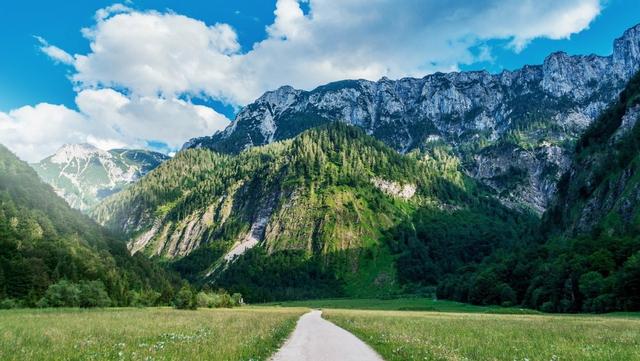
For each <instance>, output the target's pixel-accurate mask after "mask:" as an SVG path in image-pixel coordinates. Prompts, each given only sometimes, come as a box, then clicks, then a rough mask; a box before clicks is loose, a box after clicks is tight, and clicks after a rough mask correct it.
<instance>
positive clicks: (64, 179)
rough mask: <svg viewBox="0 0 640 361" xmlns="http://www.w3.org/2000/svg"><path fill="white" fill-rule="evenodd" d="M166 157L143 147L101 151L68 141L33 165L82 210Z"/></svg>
mask: <svg viewBox="0 0 640 361" xmlns="http://www.w3.org/2000/svg"><path fill="white" fill-rule="evenodd" d="M167 159H169V157H168V156H166V155H164V154H161V153H157V152H151V151H146V150H129V149H113V150H110V151H103V150H100V149H98V148H96V147H94V146H92V145H89V144H69V145H65V146H63V147H62V148H60V149H59V150H58V151H57V152H56V154H54V155H52V156H50V157H47V158H45V159H43V160H42V161H40V162H39V163H37V164H34V165H33V168H34V169H35V170H36V172H38V174H39V175H40V177H41V178H42V179H43V180H44V181H45V182H46V183H48V184H50V185H51V186H52V187H53V188H54V190H55V191H56V193H57V194H58V195H59V196H61V197H62V198H64V199H65V200H66V201H67V203H69V205H71V207H73V208H77V209H80V210H83V211H86V210H88V209H89V208H91V207H93V206H95V205H96V204H98V203H99V202H100V201H101V200H102V199H104V198H105V197H107V196H109V195H111V194H113V193H116V192H119V191H120V190H122V188H124V187H125V186H126V185H128V184H130V183H132V182H134V181H136V180H138V179H139V178H140V177H142V176H144V175H145V174H147V173H148V172H150V171H151V170H153V169H154V168H156V167H157V166H158V165H160V163H162V162H164V161H166V160H167Z"/></svg>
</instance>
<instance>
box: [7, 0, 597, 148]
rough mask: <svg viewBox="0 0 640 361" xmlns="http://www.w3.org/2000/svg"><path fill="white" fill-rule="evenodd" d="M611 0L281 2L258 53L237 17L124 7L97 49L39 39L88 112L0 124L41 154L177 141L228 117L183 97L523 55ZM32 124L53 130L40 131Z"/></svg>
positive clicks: (99, 21)
mask: <svg viewBox="0 0 640 361" xmlns="http://www.w3.org/2000/svg"><path fill="white" fill-rule="evenodd" d="M301 1H304V2H307V4H306V5H307V6H306V7H305V8H306V10H307V11H306V12H305V11H303V8H302V6H301ZM603 2H604V0H566V1H555V0H535V1H534V0H478V1H467V0H452V1H448V2H446V3H445V2H442V1H437V0H403V1H397V0H376V1H371V0H341V1H329V0H309V1H306V0H277V2H276V7H275V9H274V14H275V20H274V22H273V23H272V24H269V25H268V26H267V27H266V29H265V30H266V38H265V39H263V40H262V41H259V42H257V43H255V44H253V45H252V46H251V48H249V49H242V48H241V46H240V43H239V41H238V34H237V32H236V31H235V29H234V28H233V27H232V26H231V25H229V24H224V23H216V24H207V23H205V22H203V21H200V20H198V19H194V18H190V17H187V16H183V15H180V14H177V13H174V12H171V11H164V12H160V11H154V10H150V11H142V10H136V9H132V8H131V7H129V6H125V5H122V4H115V5H112V6H109V7H107V8H104V9H100V10H98V11H97V12H96V14H95V17H94V19H95V24H94V25H93V26H91V27H89V28H86V29H82V34H83V36H84V37H85V38H86V39H87V40H88V41H89V43H90V44H89V45H90V51H89V52H88V53H86V54H73V55H71V54H69V53H68V52H66V51H64V50H62V49H60V48H58V47H55V46H53V45H50V44H48V43H47V42H46V41H45V40H44V39H42V38H38V40H39V42H40V45H41V49H42V51H43V52H44V53H46V54H47V55H49V56H50V57H51V58H52V59H54V60H55V61H58V62H60V63H64V64H68V65H70V66H71V67H72V71H71V73H70V77H71V80H72V82H73V84H74V88H75V89H76V91H77V92H78V96H77V99H76V103H77V106H78V109H79V111H73V110H70V109H66V108H64V107H60V106H54V105H50V104H40V105H37V106H35V107H24V108H20V109H17V110H14V111H11V112H9V113H7V114H4V113H0V117H1V119H0V123H7V124H9V125H7V124H2V125H0V131H2V133H1V134H0V141H1V142H6V143H9V144H14V145H15V147H14V149H15V150H17V151H18V153H19V154H21V155H23V156H24V157H27V158H29V159H32V160H33V159H34V157H38V156H42V155H46V154H47V153H48V152H49V153H50V152H51V149H52V148H55V147H56V146H54V145H53V144H54V143H60V144H61V143H62V142H70V141H74V140H81V141H90V142H93V144H98V143H100V144H102V146H103V147H105V146H107V145H108V144H116V143H118V144H120V143H122V144H124V145H126V146H144V145H145V144H146V142H148V141H151V140H153V141H160V142H165V143H167V144H169V146H170V147H173V148H177V147H179V146H180V145H181V143H182V142H184V141H186V140H187V139H188V138H190V137H193V136H199V135H206V134H211V133H212V132H213V131H214V130H216V129H220V128H221V127H223V126H225V125H226V124H228V120H226V119H225V118H224V117H223V116H222V115H220V114H218V113H216V112H215V111H214V110H213V109H211V108H208V107H204V106H198V105H194V104H192V103H191V102H189V101H185V100H182V99H189V98H204V99H213V100H218V101H222V102H224V103H227V104H231V105H233V106H242V105H245V104H247V103H249V102H251V101H253V100H254V99H255V98H256V97H258V96H260V95H261V94H262V93H263V92H264V91H266V90H270V89H274V88H277V87H279V86H281V85H284V84H288V85H292V86H294V87H298V88H303V89H310V88H313V87H315V86H318V85H320V84H323V83H327V82H330V81H334V80H339V79H345V78H365V79H371V80H375V79H379V78H381V77H382V76H387V77H390V78H399V77H404V76H423V75H425V74H427V73H430V72H434V71H450V70H456V69H457V68H458V66H459V65H461V64H467V63H472V62H474V61H479V60H487V59H492V55H491V50H492V49H491V48H490V47H489V46H488V45H487V41H488V40H492V39H502V40H504V41H505V43H506V44H508V45H507V46H508V47H510V48H511V49H512V50H513V51H516V52H517V51H520V50H522V49H523V48H524V47H526V46H527V44H528V43H529V42H531V41H532V40H533V39H536V38H541V37H544V38H550V39H562V38H567V37H570V36H571V35H572V34H575V33H577V32H580V31H582V30H583V29H585V28H587V27H588V26H589V24H590V23H591V21H592V20H593V19H594V18H595V17H596V16H597V15H598V14H599V13H600V11H601V8H602V6H603V5H602V3H603ZM471 49H475V51H472V50H471ZM478 49H480V51H479V52H478V51H477V50H478ZM116 89H117V90H116ZM43 113H47V114H50V115H51V118H52V119H57V120H50V119H49V117H48V116H44V115H43ZM20 124H22V125H20ZM27 126H32V127H33V128H32V129H43V130H45V131H49V130H50V131H51V133H50V134H51V135H50V136H48V137H47V139H33V138H30V137H32V135H29V134H27V133H29V132H27V131H25V130H24V129H22V128H24V127H27ZM21 127H22V128H21ZM53 128H55V129H53ZM10 132H13V133H10ZM7 134H13V135H14V137H11V136H9V135H7ZM45 134H46V133H45ZM15 137H24V138H23V139H20V140H16V139H15ZM39 141H42V142H43V144H44V145H42V146H39V145H37V144H38V142H39ZM49 144H50V145H49ZM60 144H58V145H60ZM36 154H37V155H36Z"/></svg>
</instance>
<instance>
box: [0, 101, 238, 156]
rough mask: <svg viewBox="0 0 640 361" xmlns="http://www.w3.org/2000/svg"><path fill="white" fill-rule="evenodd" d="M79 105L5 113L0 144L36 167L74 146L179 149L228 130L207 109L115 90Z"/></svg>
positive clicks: (221, 119)
mask: <svg viewBox="0 0 640 361" xmlns="http://www.w3.org/2000/svg"><path fill="white" fill-rule="evenodd" d="M76 104H77V105H78V108H79V111H76V110H72V109H69V108H67V107H65V106H63V105H53V104H48V103H41V104H38V105H36V106H24V107H21V108H19V109H15V110H12V111H10V112H9V113H2V112H0V143H2V144H5V145H6V146H8V147H9V148H10V149H11V150H12V151H14V152H15V153H16V154H18V156H20V157H21V158H22V159H24V160H27V161H29V162H36V161H39V160H41V159H43V158H45V157H47V156H49V155H51V154H53V153H54V152H55V151H56V150H57V149H58V148H59V147H60V146H61V145H63V144H71V143H89V144H93V145H94V146H96V147H98V148H101V149H113V148H122V147H130V148H148V147H149V146H148V143H149V141H157V142H161V143H165V144H166V145H167V146H168V147H169V148H172V149H176V148H180V147H181V146H182V144H183V143H184V141H185V140H187V139H190V138H192V137H197V136H201V135H203V134H211V133H213V132H215V131H217V130H220V129H223V128H224V127H225V126H226V125H228V124H229V121H228V119H226V118H225V117H224V116H222V115H220V114H218V113H216V112H215V111H213V110H212V109H210V108H208V107H205V106H199V105H194V104H191V103H189V102H187V101H184V100H179V99H162V98H157V97H151V98H149V97H135V98H129V97H127V96H125V95H123V94H122V93H119V92H117V91H115V90H113V89H97V90H94V89H86V90H82V91H80V92H79V93H78V95H77V97H76Z"/></svg>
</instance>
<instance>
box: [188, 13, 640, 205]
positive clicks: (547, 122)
mask: <svg viewBox="0 0 640 361" xmlns="http://www.w3.org/2000/svg"><path fill="white" fill-rule="evenodd" d="M613 48H614V50H613V53H612V54H611V55H609V56H598V55H586V56H583V55H576V56H569V55H567V54H565V53H562V52H556V53H553V54H551V55H549V56H548V57H547V58H545V61H544V62H543V64H540V65H527V66H524V67H523V68H521V69H518V70H515V71H503V72H502V73H499V74H490V73H488V72H486V71H473V72H454V73H446V74H445V73H435V74H431V75H427V76H425V77H423V78H403V79H399V80H395V81H393V80H389V79H387V78H383V79H381V80H379V81H377V82H373V81H366V80H343V81H337V82H333V83H329V84H326V85H322V86H319V87H317V88H315V89H313V90H311V91H303V90H297V89H294V88H292V87H290V86H283V87H281V88H279V89H276V90H274V91H269V92H266V93H265V94H264V95H262V96H261V97H260V98H258V99H257V100H256V101H255V102H254V103H251V104H249V105H247V106H246V107H244V108H243V109H242V110H241V111H240V113H238V115H237V117H236V120H234V121H233V122H232V124H230V125H229V126H228V127H227V128H226V129H225V130H223V131H220V132H217V133H216V134H214V135H212V136H208V137H201V138H194V139H191V140H190V141H189V142H187V143H185V145H184V146H183V149H186V148H195V147H207V148H211V149H214V150H217V151H222V152H228V153H237V152H239V151H241V150H243V149H246V148H247V147H250V146H255V145H263V144H268V143H270V142H273V141H276V140H282V139H288V138H291V137H293V136H295V135H297V134H299V133H300V132H301V131H303V130H305V129H308V128H312V127H314V126H317V125H320V124H324V123H326V122H331V121H344V122H346V123H348V124H352V125H356V126H359V127H361V128H363V129H364V130H365V131H366V132H367V134H370V135H373V136H374V137H376V138H378V139H380V140H382V141H384V142H385V143H386V144H387V145H390V146H391V147H392V148H394V149H396V150H397V151H400V152H407V151H410V150H412V149H416V148H419V149H424V148H429V147H430V146H432V144H433V143H442V142H443V143H445V144H447V145H450V146H452V147H453V149H454V152H455V153H456V154H457V155H458V156H459V157H460V158H461V159H462V160H463V161H464V164H465V170H466V172H467V173H468V174H469V175H471V176H473V177H474V178H476V179H478V180H480V181H481V182H483V183H484V184H486V185H488V186H490V187H491V188H493V189H494V191H495V192H496V194H497V196H498V197H499V198H500V199H501V200H502V201H503V202H504V203H505V204H507V205H510V206H514V207H519V206H525V207H528V208H531V209H533V210H534V211H536V212H537V213H539V214H542V213H543V212H544V210H546V208H547V206H548V204H549V202H550V200H551V198H552V195H553V192H554V191H555V184H556V183H557V181H558V180H559V178H560V176H561V175H562V174H563V173H564V171H566V170H567V169H568V166H569V160H570V152H571V149H572V144H573V143H574V142H575V141H576V140H577V139H578V137H579V135H580V134H581V132H582V131H584V130H585V129H586V128H587V127H588V126H589V124H591V122H592V121H593V120H594V119H595V118H596V117H597V116H598V115H599V113H600V112H601V111H602V110H604V108H605V107H606V106H607V105H608V104H609V103H610V102H611V101H613V100H614V99H615V97H616V96H617V94H618V92H619V91H620V90H621V89H622V88H623V86H624V84H625V83H626V81H627V80H628V79H629V78H630V77H631V75H632V74H634V73H635V71H637V70H638V69H639V66H640V50H639V49H640V25H636V26H634V27H632V28H630V29H628V30H627V31H625V32H624V34H623V35H622V36H621V37H620V38H618V39H616V40H615V41H614V47H613ZM504 144H508V145H511V146H512V147H511V148H509V149H506V150H505V149H500V146H501V145H504ZM511 168H516V169H518V170H519V171H521V173H523V174H524V175H525V176H524V177H523V178H522V180H521V182H520V183H518V184H510V185H504V184H501V183H500V182H499V181H497V180H496V179H498V180H499V179H500V178H504V176H505V175H508V173H509V171H510V169H511Z"/></svg>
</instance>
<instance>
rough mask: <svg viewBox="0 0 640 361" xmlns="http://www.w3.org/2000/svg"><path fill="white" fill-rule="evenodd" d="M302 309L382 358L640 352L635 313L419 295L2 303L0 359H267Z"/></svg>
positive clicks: (634, 355) (578, 356)
mask: <svg viewBox="0 0 640 361" xmlns="http://www.w3.org/2000/svg"><path fill="white" fill-rule="evenodd" d="M274 305H278V306H274ZM280 306H287V307H280ZM289 306H295V307H289ZM307 307H309V308H323V309H324V313H323V316H324V317H325V318H326V319H328V320H330V321H332V322H334V323H336V324H337V325H338V326H341V327H343V328H345V329H347V330H349V331H351V332H353V333H354V334H355V335H356V336H358V337H360V338H361V339H362V340H363V341H365V342H366V343H368V344H369V345H371V346H372V347H373V348H374V349H376V350H377V351H378V352H379V353H380V354H381V355H382V356H383V357H384V358H385V360H387V361H394V360H403V361H404V360H508V361H514V360H516V361H525V360H529V361H536V360H544V361H560V360H591V361H595V360H640V317H638V314H634V313H618V314H611V315H605V316H592V315H548V314H524V312H533V311H530V310H520V309H515V308H513V309H511V308H500V307H477V306H470V305H465V304H460V303H456V302H447V301H433V300H429V299H419V298H412V299H398V300H364V299H363V300H344V299H339V300H321V301H304V302H286V303H278V304H271V305H267V306H265V305H261V306H253V307H251V306H249V307H242V308H235V309H213V310H212V309H200V310H197V311H178V310H174V309H170V308H147V309H134V308H124V309H102V310H79V309H57V310H56V309H43V310H4V311H0V360H233V361H237V360H266V359H268V357H269V356H270V355H272V354H273V353H274V352H275V351H276V350H277V348H278V347H279V346H280V345H281V344H282V343H283V341H284V340H285V338H286V337H287V336H288V334H289V333H290V332H291V331H292V330H293V328H294V326H295V323H296V321H297V319H298V317H299V316H300V315H302V314H304V313H305V312H307V311H308V308H307ZM358 308H360V309H358ZM415 310H426V311H427V312H424V311H415ZM433 310H438V312H436V311H433ZM439 311H448V312H439ZM518 312H520V313H522V314H505V313H518Z"/></svg>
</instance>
